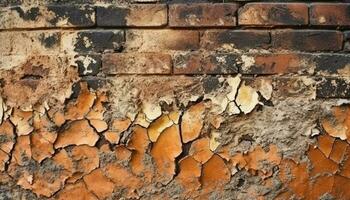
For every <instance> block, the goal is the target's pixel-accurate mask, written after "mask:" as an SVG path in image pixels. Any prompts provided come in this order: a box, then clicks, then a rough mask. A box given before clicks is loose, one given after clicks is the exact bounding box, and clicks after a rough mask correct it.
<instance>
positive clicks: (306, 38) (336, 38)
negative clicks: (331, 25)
mask: <svg viewBox="0 0 350 200" xmlns="http://www.w3.org/2000/svg"><path fill="white" fill-rule="evenodd" d="M271 39H272V47H273V48H276V49H287V50H300V51H339V50H341V49H342V48H343V34H342V33H341V32H339V31H328V30H281V31H273V32H272V33H271Z"/></svg>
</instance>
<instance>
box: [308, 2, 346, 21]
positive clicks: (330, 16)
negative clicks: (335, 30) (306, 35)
mask: <svg viewBox="0 0 350 200" xmlns="http://www.w3.org/2000/svg"><path fill="white" fill-rule="evenodd" d="M310 24H312V25H327V26H349V25H350V4H349V3H313V4H311V7H310Z"/></svg>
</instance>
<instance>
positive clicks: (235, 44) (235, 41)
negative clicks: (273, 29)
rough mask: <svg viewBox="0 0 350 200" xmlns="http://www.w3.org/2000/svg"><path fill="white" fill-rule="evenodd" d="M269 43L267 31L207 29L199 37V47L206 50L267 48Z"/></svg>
mask: <svg viewBox="0 0 350 200" xmlns="http://www.w3.org/2000/svg"><path fill="white" fill-rule="evenodd" d="M269 44H270V35H269V32H268V31H256V30H238V31H233V30H209V31H205V32H204V33H203V36H202V38H201V47H202V48H204V49H206V50H219V49H222V50H225V49H228V50H230V49H255V48H267V47H268V46H269Z"/></svg>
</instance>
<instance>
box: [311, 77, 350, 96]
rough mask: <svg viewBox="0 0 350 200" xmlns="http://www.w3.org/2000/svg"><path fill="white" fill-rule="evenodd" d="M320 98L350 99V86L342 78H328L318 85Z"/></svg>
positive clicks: (317, 89) (317, 90) (317, 93)
mask: <svg viewBox="0 0 350 200" xmlns="http://www.w3.org/2000/svg"><path fill="white" fill-rule="evenodd" d="M316 97H318V98H350V84H349V82H347V81H346V80H344V79H340V78H326V79H325V80H322V81H321V82H319V83H318V84H317V85H316Z"/></svg>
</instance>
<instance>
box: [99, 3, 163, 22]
mask: <svg viewBox="0 0 350 200" xmlns="http://www.w3.org/2000/svg"><path fill="white" fill-rule="evenodd" d="M96 21H97V25H98V26H117V27H119V26H121V27H125V26H130V27H147V26H151V27H152V26H163V25H166V24H167V6H166V5H164V4H139V5H136V4H134V5H128V6H119V7H118V6H108V7H97V8H96Z"/></svg>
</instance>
